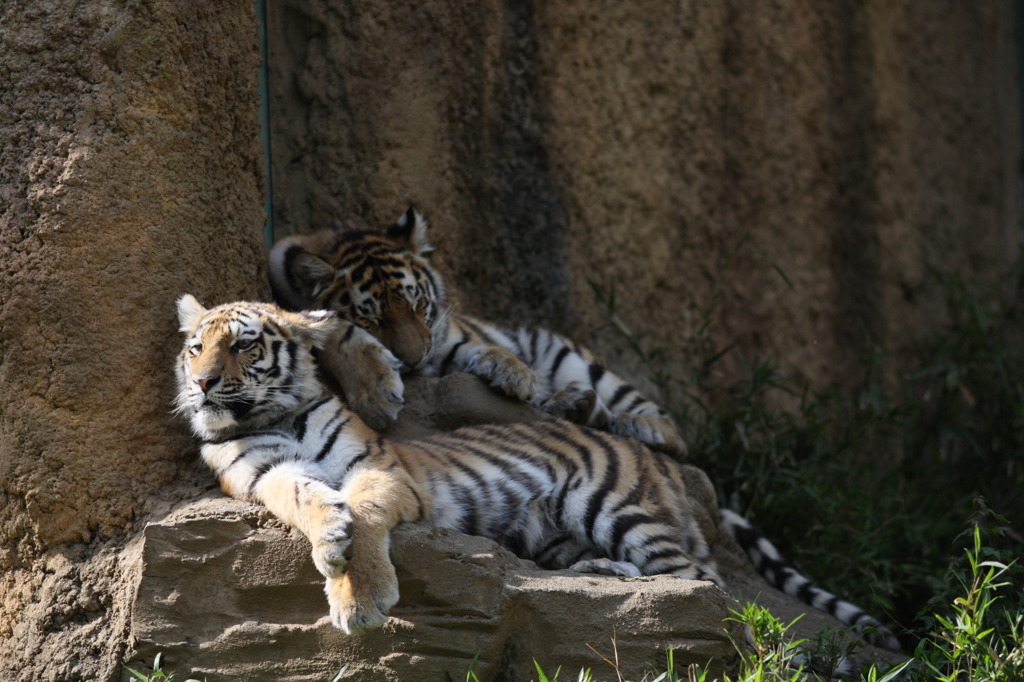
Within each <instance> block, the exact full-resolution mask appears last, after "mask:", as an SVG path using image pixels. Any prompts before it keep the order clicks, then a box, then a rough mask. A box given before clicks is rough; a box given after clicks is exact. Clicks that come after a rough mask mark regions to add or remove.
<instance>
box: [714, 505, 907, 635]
mask: <svg viewBox="0 0 1024 682" xmlns="http://www.w3.org/2000/svg"><path fill="white" fill-rule="evenodd" d="M719 513H720V514H721V519H722V520H721V524H720V528H721V530H722V531H723V532H725V533H727V534H728V535H729V536H730V537H732V539H734V540H735V541H736V542H737V544H739V546H740V547H742V548H743V551H744V552H746V553H747V556H748V557H749V558H750V562H751V563H752V564H754V568H755V569H757V572H758V573H760V574H761V575H762V576H764V578H765V580H767V581H768V582H769V583H771V584H772V586H773V587H775V588H777V589H779V590H780V591H782V592H785V593H786V594H788V595H790V596H793V597H796V598H797V599H799V600H800V601H802V602H804V603H805V604H809V605H810V606H813V607H814V608H816V609H818V610H819V611H824V612H825V613H827V614H829V615H831V616H835V618H836V619H838V620H839V621H841V622H843V623H845V624H846V625H850V626H852V627H853V631H854V632H856V633H857V634H858V635H859V636H860V637H861V638H862V639H863V640H864V641H866V642H867V643H869V644H873V645H874V646H877V647H881V648H882V649H887V650H889V651H897V652H898V651H899V650H900V643H899V641H898V640H897V639H896V637H895V636H894V635H893V634H892V632H891V631H890V630H889V629H888V628H886V627H885V626H883V625H882V624H881V623H879V622H878V621H877V620H875V619H874V618H872V617H871V616H869V615H868V614H866V613H864V611H863V610H862V609H860V608H858V607H857V606H854V605H853V604H851V603H850V602H848V601H843V600H842V599H840V598H839V597H837V596H835V595H834V594H832V593H831V592H826V591H825V590H823V589H821V588H820V587H817V586H816V585H815V584H814V583H813V582H812V581H811V580H809V579H807V578H805V577H804V576H802V575H800V574H799V573H797V571H796V569H795V568H793V567H792V566H790V565H789V564H787V563H786V561H785V560H784V559H783V558H782V556H781V555H780V554H779V551H778V550H777V549H775V546H774V545H773V544H772V543H770V542H769V541H768V539H767V538H765V537H764V536H763V535H761V533H760V532H759V531H758V530H757V529H756V528H754V527H753V526H752V525H750V522H749V521H747V520H746V519H745V518H743V517H742V516H740V515H739V514H737V513H736V512H734V511H730V510H728V509H722V510H720V512H719ZM865 627H871V628H874V632H863V630H864V628H865Z"/></svg>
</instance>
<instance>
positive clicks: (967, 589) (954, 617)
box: [914, 500, 1024, 682]
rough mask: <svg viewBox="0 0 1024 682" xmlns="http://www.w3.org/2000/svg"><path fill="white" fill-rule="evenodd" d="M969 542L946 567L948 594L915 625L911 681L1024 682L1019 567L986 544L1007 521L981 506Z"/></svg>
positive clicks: (1023, 575)
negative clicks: (918, 633)
mask: <svg viewBox="0 0 1024 682" xmlns="http://www.w3.org/2000/svg"><path fill="white" fill-rule="evenodd" d="M978 502H979V504H978V509H977V512H976V513H975V515H974V517H973V518H972V523H971V527H970V528H969V529H968V530H967V531H965V533H964V534H962V535H961V537H963V536H964V535H966V536H967V537H968V538H970V539H971V540H973V543H972V546H970V547H968V548H967V549H966V550H965V551H964V555H963V556H962V557H961V558H959V559H957V560H954V561H953V563H951V564H950V567H949V571H948V572H947V574H946V578H947V581H948V585H949V587H948V590H947V591H946V592H945V593H944V594H942V595H940V596H938V597H936V598H934V599H932V600H931V602H929V604H928V606H927V607H926V608H925V609H924V611H922V614H921V618H920V621H921V622H922V624H923V627H924V628H926V629H927V632H926V633H925V634H924V637H923V638H922V639H921V641H920V643H919V644H918V647H917V650H916V651H915V653H914V658H915V660H916V661H917V662H918V666H917V670H916V674H915V679H919V680H937V681H938V682H960V681H962V680H966V681H969V682H1012V681H1017V682H1019V681H1020V680H1024V567H1021V565H1020V564H1018V563H1017V561H1016V560H1015V559H1013V558H1011V556H1010V553H1009V552H1008V551H1006V550H998V549H995V548H993V547H990V546H988V544H987V540H991V539H994V538H996V537H1001V536H1003V535H1005V532H1006V527H1005V526H1004V525H1002V524H1005V522H1006V519H1005V518H1003V517H1001V516H999V515H998V514H995V513H993V512H992V511H990V510H989V509H988V508H987V507H986V506H985V504H984V501H983V500H979V501H978Z"/></svg>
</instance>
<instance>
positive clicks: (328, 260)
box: [270, 209, 686, 455]
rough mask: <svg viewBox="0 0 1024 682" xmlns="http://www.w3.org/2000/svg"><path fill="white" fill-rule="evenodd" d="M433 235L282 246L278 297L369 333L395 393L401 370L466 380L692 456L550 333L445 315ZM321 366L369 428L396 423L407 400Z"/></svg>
mask: <svg viewBox="0 0 1024 682" xmlns="http://www.w3.org/2000/svg"><path fill="white" fill-rule="evenodd" d="M426 232H427V223H426V221H425V220H424V219H423V216H422V215H420V214H419V213H418V212H416V211H414V210H413V209H409V210H408V211H407V212H406V213H405V214H403V215H402V217H401V218H399V219H398V220H397V221H396V222H395V223H394V224H393V225H392V226H391V227H390V228H388V230H387V231H386V232H385V233H383V234H378V233H375V232H369V231H365V230H360V229H355V228H353V227H351V226H348V225H342V224H340V225H335V226H334V227H333V228H331V229H328V230H324V231H321V232H318V233H316V234H313V235H310V236H296V237H289V238H286V239H283V240H281V241H279V242H278V243H277V244H276V245H275V246H274V248H273V250H272V251H271V254H270V277H271V283H272V285H273V288H274V295H275V297H276V299H277V300H278V302H279V303H280V304H281V305H283V306H285V307H286V308H290V309H292V310H302V309H307V308H323V309H330V310H335V311H337V312H338V314H339V315H340V316H341V317H343V318H344V319H346V320H349V321H350V322H354V323H355V324H356V325H358V326H359V327H361V328H362V329H364V330H366V331H367V332H369V334H370V335H372V336H373V337H374V338H376V339H378V340H379V341H380V343H381V344H382V345H383V347H384V348H381V349H376V350H370V349H365V348H363V349H361V350H360V351H358V352H361V353H362V354H363V355H367V354H370V353H374V352H376V353H378V354H379V355H381V357H382V358H383V359H382V360H380V361H379V362H378V363H377V364H378V365H380V364H383V363H385V362H393V364H397V365H398V366H399V369H398V370H395V371H394V376H393V378H392V379H391V383H393V384H400V378H399V372H400V371H418V372H420V373H422V374H425V375H428V376H443V375H445V374H449V373H451V372H469V373H471V374H476V375H478V376H481V377H483V378H484V379H486V380H487V381H488V382H489V383H490V384H491V385H492V386H494V387H495V388H497V389H498V390H500V391H502V392H504V393H506V394H507V395H510V396H513V397H516V398H519V399H521V400H527V401H529V402H531V403H532V404H533V405H535V406H536V407H539V408H540V409H543V410H546V411H547V412H549V413H551V414H554V415H556V416H559V417H564V418H567V419H569V420H570V421H574V422H576V423H580V424H586V425H588V426H592V427H594V428H598V429H602V430H606V431H609V432H611V433H615V434H618V435H623V436H630V437H633V438H636V439H637V440H640V441H641V442H643V443H646V444H647V445H648V446H650V447H652V448H655V449H658V450H661V451H664V452H668V453H670V454H677V455H678V454H683V453H685V451H686V446H685V444H684V442H683V439H682V438H681V436H680V435H679V432H678V430H677V428H676V425H675V423H674V422H673V420H672V418H671V417H670V416H669V415H668V413H667V412H666V411H665V410H663V409H661V408H660V407H659V406H658V405H657V404H656V403H654V402H653V401H651V400H648V399H646V398H645V397H644V396H643V395H642V394H641V393H640V392H639V391H637V390H636V389H635V388H633V387H632V386H630V385H629V384H628V383H626V382H625V381H623V380H622V379H621V378H620V377H618V376H616V375H615V374H614V373H613V372H611V371H609V370H608V369H607V368H606V367H605V366H604V365H603V364H602V363H601V362H599V361H598V360H597V359H596V358H595V357H594V355H593V354H592V353H591V352H590V351H589V350H587V349H586V348H583V347H582V346H579V345H578V344H576V343H574V342H572V341H571V340H569V339H566V338H565V337H563V336H560V335H558V334H555V333H552V332H550V331H547V330H545V329H537V328H529V329H528V328H520V329H515V330H509V329H504V328H502V327H499V326H497V325H493V324H490V323H488V322H484V321H482V320H478V319H475V318H472V317H469V316H465V315H457V314H449V313H448V307H447V298H446V289H445V285H444V281H443V280H442V279H441V276H440V275H439V273H438V272H437V270H435V269H434V268H433V267H432V266H431V264H430V262H429V261H428V260H427V255H428V254H429V253H430V251H431V250H432V247H431V246H430V245H429V244H428V243H427V239H426ZM367 343H372V342H370V341H369V339H368V337H360V338H353V337H351V336H350V337H348V338H347V339H346V340H345V341H344V342H341V341H340V340H334V341H333V342H332V343H330V344H328V347H329V348H330V349H335V350H334V351H332V352H336V353H342V354H343V353H345V352H351V351H348V350H346V348H351V347H353V346H355V345H356V344H367ZM385 350H386V351H390V353H389V355H393V358H389V357H386V356H384V352H385ZM323 364H324V366H325V368H326V369H327V370H328V371H329V372H330V373H331V374H332V375H334V376H335V377H336V378H337V379H338V383H339V384H340V385H341V387H342V390H343V391H344V392H345V395H346V398H347V399H348V400H349V403H350V404H351V406H352V408H353V409H354V410H355V411H356V412H357V413H359V414H360V416H362V417H364V419H366V420H367V422H368V423H369V424H371V425H372V426H374V427H375V428H384V427H385V426H387V425H388V424H389V423H390V422H391V421H393V420H394V418H395V417H396V416H397V415H398V412H399V410H401V407H402V404H401V395H400V394H398V395H396V394H394V393H393V392H390V393H384V394H382V393H381V392H380V391H375V390H374V388H373V387H374V386H376V385H377V384H376V383H375V382H374V381H372V380H369V379H366V378H364V377H361V376H360V374H359V370H358V369H356V368H354V367H353V366H352V365H351V364H343V363H335V362H331V361H330V360H326V361H324V363H323ZM377 376H379V373H378V375H377Z"/></svg>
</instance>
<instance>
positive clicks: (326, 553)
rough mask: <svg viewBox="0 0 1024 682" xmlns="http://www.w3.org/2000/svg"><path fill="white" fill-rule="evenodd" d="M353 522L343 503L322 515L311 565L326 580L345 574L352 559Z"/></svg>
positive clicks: (348, 510) (346, 506) (349, 511)
mask: <svg viewBox="0 0 1024 682" xmlns="http://www.w3.org/2000/svg"><path fill="white" fill-rule="evenodd" d="M354 528H355V522H354V521H353V520H352V512H351V510H350V509H349V508H348V505H347V504H345V503H343V502H342V503H337V504H335V505H333V506H331V507H330V508H329V511H327V512H326V513H325V515H324V522H323V526H322V528H321V531H320V535H319V536H318V537H317V538H316V541H315V542H314V543H313V564H314V565H316V569H317V570H318V571H320V573H321V574H323V575H324V576H326V577H328V578H338V577H341V576H342V575H344V574H345V569H346V568H347V567H348V562H349V560H350V559H351V558H352V531H353V530H354Z"/></svg>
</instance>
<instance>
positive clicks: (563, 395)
mask: <svg viewBox="0 0 1024 682" xmlns="http://www.w3.org/2000/svg"><path fill="white" fill-rule="evenodd" d="M595 407H597V393H595V392H594V391H593V389H584V388H582V386H581V385H580V383H579V382H578V381H573V382H572V383H570V384H569V385H568V386H566V387H565V388H563V389H562V390H560V391H559V392H558V393H555V394H554V395H553V396H551V398H550V399H549V400H548V401H547V402H546V403H544V411H545V412H547V413H548V414H550V415H552V416H553V417H559V418H561V419H565V420H567V421H570V422H572V423H573V424H587V423H588V422H589V421H590V416H591V415H592V414H593V413H594V408H595Z"/></svg>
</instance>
